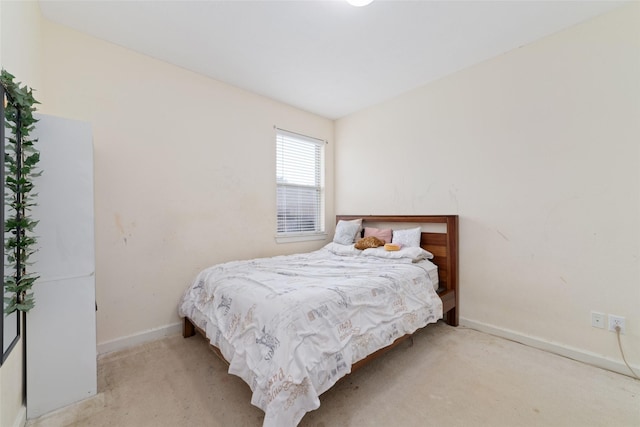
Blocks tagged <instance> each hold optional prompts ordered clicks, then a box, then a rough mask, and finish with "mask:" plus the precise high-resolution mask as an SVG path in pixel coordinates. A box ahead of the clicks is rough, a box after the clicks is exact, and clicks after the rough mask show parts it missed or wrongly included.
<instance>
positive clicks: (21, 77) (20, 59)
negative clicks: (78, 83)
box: [0, 1, 43, 427]
mask: <svg viewBox="0 0 640 427" xmlns="http://www.w3.org/2000/svg"><path fill="white" fill-rule="evenodd" d="M40 28H41V16H40V9H39V7H38V4H37V3H36V2H33V1H0V40H1V42H0V66H1V67H2V68H4V69H6V70H7V71H8V72H10V73H11V74H13V75H14V76H15V77H16V81H18V82H21V83H22V84H26V85H27V86H29V87H31V88H33V89H35V90H36V92H35V95H34V96H35V97H36V99H38V100H39V101H43V98H42V94H41V93H40V92H39V91H38V89H39V88H41V87H42V67H41V63H40V58H41V55H42V48H41V33H40ZM22 346H23V341H22V340H20V341H19V342H18V343H17V344H16V346H15V347H14V349H13V351H12V352H11V354H10V355H9V357H8V358H7V360H6V361H5V363H4V364H3V365H2V367H0V426H8V427H11V426H17V425H19V424H20V423H22V422H23V421H24V419H25V416H26V412H25V407H24V400H23V394H24V383H23V370H24V363H23V352H22Z"/></svg>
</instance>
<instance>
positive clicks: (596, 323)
mask: <svg viewBox="0 0 640 427" xmlns="http://www.w3.org/2000/svg"><path fill="white" fill-rule="evenodd" d="M604 318H605V314H604V313H598V312H597V311H592V312H591V326H593V327H594V328H600V329H604V324H605V323H604V322H605V320H604Z"/></svg>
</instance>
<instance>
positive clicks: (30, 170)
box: [0, 69, 42, 314]
mask: <svg viewBox="0 0 640 427" xmlns="http://www.w3.org/2000/svg"><path fill="white" fill-rule="evenodd" d="M14 78H15V77H14V76H12V75H11V74H9V73H8V72H6V71H5V70H4V69H3V70H2V73H1V77H0V80H1V83H2V87H3V88H4V92H5V97H6V99H5V100H4V103H5V110H4V118H5V126H6V128H5V129H7V130H8V132H7V135H6V138H5V139H6V142H5V141H3V143H4V144H5V146H4V147H5V154H4V171H5V186H4V196H5V204H6V207H5V221H4V231H5V245H4V249H5V269H6V271H5V277H4V290H5V294H4V307H5V313H6V314H10V313H13V312H14V311H23V312H27V311H29V310H30V309H31V308H33V306H34V304H35V301H34V298H33V292H32V291H31V287H32V286H33V284H34V282H35V281H36V279H38V276H35V275H34V274H33V273H31V272H29V271H28V268H29V267H30V265H31V263H30V262H29V258H30V256H31V255H33V253H34V252H35V245H36V242H37V239H36V237H35V235H34V234H33V231H34V227H35V226H36V225H37V223H38V221H35V220H34V219H32V218H31V217H30V211H31V208H32V207H33V206H35V205H36V203H35V202H34V198H35V196H36V194H35V193H33V189H34V186H33V182H32V179H33V178H35V177H37V176H39V175H40V174H41V173H42V172H40V171H38V170H37V168H36V165H37V164H38V162H39V161H40V153H39V152H38V150H37V149H36V148H35V146H34V143H35V142H37V139H32V138H30V137H29V134H30V133H31V132H32V131H33V129H34V126H35V123H36V122H37V119H35V118H34V117H33V113H34V111H35V107H34V105H35V104H38V103H39V102H38V101H36V100H35V99H34V97H33V91H32V90H31V89H30V88H28V87H27V86H22V87H21V86H20V84H19V83H16V82H14Z"/></svg>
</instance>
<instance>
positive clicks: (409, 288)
mask: <svg viewBox="0 0 640 427" xmlns="http://www.w3.org/2000/svg"><path fill="white" fill-rule="evenodd" d="M329 249H331V248H330V245H328V246H327V247H325V248H323V249H320V250H318V251H315V252H311V253H308V254H299V255H289V256H279V257H274V258H264V259H256V260H251V261H235V262H229V263H225V264H220V265H216V266H214V267H211V268H208V269H206V270H204V271H202V272H201V273H200V274H199V275H198V277H197V278H196V280H195V281H194V283H193V285H192V286H191V287H190V288H189V289H187V291H186V292H185V294H184V297H183V300H182V302H181V304H180V309H179V312H180V315H181V316H187V317H189V318H190V319H191V320H193V321H194V323H195V324H196V325H198V326H199V327H200V328H201V329H203V330H205V331H206V333H207V336H208V338H209V339H210V341H211V343H212V344H214V345H215V346H216V347H218V348H219V349H220V350H221V351H222V354H223V355H224V357H225V358H226V359H227V360H228V361H229V362H230V367H229V373H231V374H235V375H238V376H240V377H241V378H242V379H244V381H245V382H246V383H247V384H249V386H250V387H251V390H252V391H253V396H252V399H251V403H252V404H254V405H256V406H258V407H259V408H261V409H262V410H263V411H264V412H265V419H264V427H287V426H295V425H297V424H298V423H299V422H300V420H301V419H302V417H303V416H304V414H305V413H306V412H309V411H311V410H314V409H316V408H318V407H319V406H320V400H319V399H318V396H319V395H320V394H322V393H323V392H324V391H326V390H327V389H328V388H330V387H331V386H332V385H333V384H334V383H335V382H336V381H337V380H338V379H339V378H341V377H343V376H344V375H346V374H348V373H349V372H350V371H351V365H352V363H355V362H357V361H358V360H360V359H363V358H364V357H366V356H367V355H369V354H370V353H372V352H374V351H376V350H378V349H380V348H382V347H385V346H387V345H389V344H391V343H392V342H393V341H394V340H395V339H396V338H398V337H400V336H402V335H405V334H407V333H412V332H414V331H415V330H417V329H418V328H421V327H423V326H425V325H427V324H428V323H433V322H436V321H437V320H438V319H440V318H442V302H441V300H440V298H438V296H437V294H436V292H435V291H434V289H433V285H432V282H431V280H430V278H429V275H428V273H427V270H429V269H431V268H432V267H433V264H431V263H430V262H429V261H427V260H422V259H420V260H417V259H415V258H414V259H411V258H400V259H387V258H381V257H377V256H364V255H362V254H361V253H360V252H358V251H353V252H349V251H347V252H348V253H347V252H345V253H343V254H342V255H337V254H336V251H332V250H329Z"/></svg>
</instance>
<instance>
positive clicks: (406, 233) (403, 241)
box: [391, 227, 422, 248]
mask: <svg viewBox="0 0 640 427" xmlns="http://www.w3.org/2000/svg"><path fill="white" fill-rule="evenodd" d="M421 234H422V230H421V229H420V227H416V228H409V229H406V230H393V238H392V239H391V243H398V244H400V245H402V247H403V248H419V247H420V236H421Z"/></svg>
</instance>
